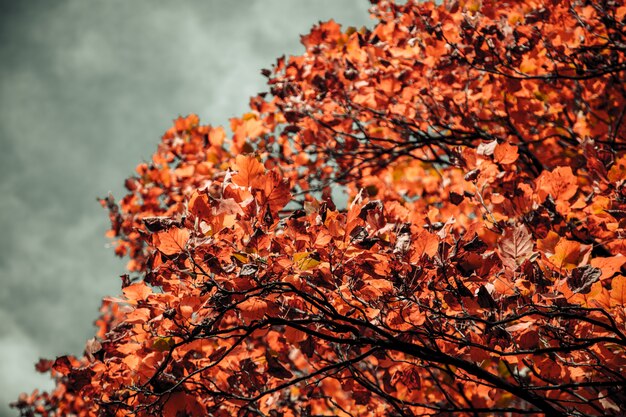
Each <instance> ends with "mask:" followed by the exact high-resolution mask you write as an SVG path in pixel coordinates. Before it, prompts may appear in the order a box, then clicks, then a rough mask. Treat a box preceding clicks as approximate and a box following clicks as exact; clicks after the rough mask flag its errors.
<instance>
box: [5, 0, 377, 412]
mask: <svg viewBox="0 0 626 417" xmlns="http://www.w3.org/2000/svg"><path fill="white" fill-rule="evenodd" d="M367 7H368V3H367V2H366V1H365V0H342V1H336V0H316V1H314V2H311V1H306V0H298V1H295V0H283V1H279V0H263V1H261V0H255V1H225V0H223V1H216V0H214V1H206V0H194V1H186V2H171V1H165V0H159V1H156V0H134V1H128V0H106V1H89V2H87V1H84V0H57V1H54V2H50V1H20V2H9V1H4V2H0V62H2V63H3V64H2V66H0V146H1V151H0V195H1V196H2V197H0V284H1V285H0V370H1V371H0V403H1V405H0V416H14V415H16V413H15V412H14V411H9V409H8V408H7V406H6V404H7V403H8V402H9V401H13V400H14V399H15V398H16V397H17V395H18V393H19V392H21V391H30V390H32V389H34V388H49V387H50V384H49V382H47V380H46V378H45V377H42V376H40V375H38V374H37V373H36V372H35V371H34V368H33V364H34V363H35V362H36V361H37V360H38V358H39V357H40V356H42V357H54V356H56V355H61V354H65V353H74V354H79V353H80V352H81V351H82V349H83V346H84V342H85V340H86V339H88V338H89V337H91V336H92V335H93V326H92V322H93V320H94V319H95V318H96V316H97V310H98V306H99V301H100V299H101V297H102V296H104V295H106V294H117V293H118V292H119V279H118V278H117V276H119V275H120V274H121V273H123V272H124V271H123V262H122V261H120V260H117V259H115V258H114V257H113V254H112V251H111V250H109V249H107V248H106V247H105V246H106V240H105V238H104V236H103V234H104V231H105V230H106V228H107V226H108V220H107V216H106V213H105V211H104V210H103V209H102V208H100V206H99V205H98V204H97V202H96V197H98V196H104V195H106V194H107V192H109V191H110V190H111V191H113V193H114V194H115V195H116V196H120V195H122V186H121V185H122V183H123V180H124V178H125V177H127V176H128V175H129V174H131V172H132V170H133V168H134V166H135V165H136V164H137V163H138V162H140V161H142V160H146V159H148V158H149V157H150V155H151V153H152V151H153V150H154V149H155V146H156V144H157V142H158V139H159V137H160V135H161V134H162V133H163V131H164V130H165V129H167V128H168V127H169V125H170V123H171V120H172V119H174V118H175V117H177V116H178V115H179V114H187V113H190V112H195V113H198V114H199V115H200V116H201V119H202V121H203V122H209V123H212V124H225V123H228V122H227V120H228V118H229V117H232V116H235V115H237V114H239V113H241V112H243V111H245V110H246V107H247V103H248V98H249V97H250V96H251V95H254V94H255V93H257V92H259V91H262V90H264V84H263V82H264V81H263V78H262V77H261V76H260V74H259V70H260V69H261V68H264V67H265V68H267V67H269V66H271V64H272V63H273V62H274V61H275V58H276V57H278V56H280V55H283V54H293V53H298V52H299V51H301V46H299V35H300V34H302V33H305V32H307V31H308V29H309V28H310V27H311V25H312V24H314V23H316V22H317V21H319V20H327V19H329V18H334V19H335V20H337V21H338V22H340V23H342V24H346V25H355V26H360V25H362V24H367V23H368V22H369V19H368V13H367Z"/></svg>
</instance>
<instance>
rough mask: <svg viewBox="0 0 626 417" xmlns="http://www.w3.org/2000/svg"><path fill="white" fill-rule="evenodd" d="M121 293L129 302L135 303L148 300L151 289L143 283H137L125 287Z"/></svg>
mask: <svg viewBox="0 0 626 417" xmlns="http://www.w3.org/2000/svg"><path fill="white" fill-rule="evenodd" d="M122 292H123V293H124V295H125V296H126V298H127V299H128V300H129V301H132V302H137V301H143V300H145V299H146V298H148V296H149V295H150V294H152V289H151V288H150V287H149V286H148V285H146V283H145V282H137V283H135V284H132V285H129V286H128V287H125V288H124V289H123V290H122Z"/></svg>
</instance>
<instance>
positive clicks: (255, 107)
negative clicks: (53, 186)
mask: <svg viewBox="0 0 626 417" xmlns="http://www.w3.org/2000/svg"><path fill="white" fill-rule="evenodd" d="M373 3H374V6H373V8H372V13H373V15H374V17H375V18H376V19H377V23H376V25H375V26H374V28H373V29H372V30H369V29H366V28H362V29H358V30H357V29H355V28H348V29H347V30H345V31H344V30H341V28H340V26H339V25H337V24H336V23H334V22H333V21H330V22H326V23H321V24H319V25H318V26H316V27H315V28H314V29H313V30H312V31H311V33H309V34H308V35H306V36H304V37H303V38H302V41H303V44H304V46H305V47H306V51H305V53H304V54H302V55H300V56H295V57H290V58H288V59H287V58H281V59H279V60H278V61H277V63H276V65H275V66H274V67H273V69H272V70H263V73H264V74H265V75H266V76H267V77H268V85H269V88H270V92H269V94H263V95H260V96H258V97H255V98H253V99H252V100H251V103H250V107H251V111H250V112H249V113H247V114H245V115H243V116H242V117H241V118H234V119H232V120H231V126H230V127H231V130H232V132H233V133H232V135H228V134H227V133H226V131H225V129H224V128H222V127H212V126H206V125H200V123H199V120H198V118H197V117H196V116H193V115H192V116H188V117H185V118H182V117H181V118H179V119H177V120H176V121H175V124H174V126H173V127H172V128H171V129H170V130H168V131H167V132H166V133H165V135H164V136H163V139H162V142H161V143H160V145H159V148H158V150H157V152H156V153H155V155H154V156H153V158H152V161H151V162H150V163H144V164H140V165H139V166H138V167H137V174H136V175H135V176H133V177H131V178H129V179H128V180H127V182H126V187H127V188H128V190H129V193H128V195H126V196H125V197H124V198H123V199H122V200H121V201H120V203H119V204H117V203H116V202H115V201H114V200H113V198H112V197H109V198H106V199H104V200H103V201H102V203H103V205H104V206H106V207H107V208H108V209H109V213H110V218H111V223H112V228H111V231H110V236H111V237H114V238H115V239H116V253H117V254H118V255H120V256H129V258H130V261H129V264H128V269H129V270H130V271H131V273H132V277H131V276H130V275H124V276H123V277H122V292H123V295H122V296H121V297H120V298H105V299H104V301H103V303H102V307H101V317H100V319H99V320H98V321H97V326H98V333H97V335H96V337H95V338H94V339H92V340H90V341H89V342H88V343H87V346H86V349H85V354H84V356H83V357H80V358H76V357H71V356H62V357H60V358H57V359H56V360H54V361H52V360H42V361H40V363H39V364H38V365H37V366H38V369H40V370H41V371H43V372H45V371H50V372H51V375H52V377H53V378H54V379H55V381H56V389H55V390H54V391H52V392H51V393H38V392H35V393H33V394H32V395H22V397H20V399H19V400H18V401H17V402H16V403H15V404H14V406H15V407H17V408H18V409H19V410H20V411H21V413H22V415H25V416H31V415H35V414H37V415H43V416H62V415H79V416H125V415H137V416H148V415H163V416H167V417H175V416H187V415H193V416H196V415H198V416H200V415H202V416H204V415H212V416H227V415H228V416H229V415H240V416H253V415H269V416H283V415H284V416H291V415H293V416H299V415H304V416H312V415H342V416H374V415H385V416H387V415H389V416H422V415H441V416H449V415H450V416H451V415H455V416H486V415H507V416H523V415H537V416H539V415H547V416H601V415H602V416H605V415H606V416H610V415H613V416H618V415H624V414H625V413H626V395H625V394H624V392H625V391H626V389H625V388H626V377H625V375H626V354H625V351H626V326H625V324H624V323H625V316H626V309H625V301H626V278H625V277H624V275H623V274H624V269H623V266H624V264H625V263H626V257H624V255H626V246H625V244H624V239H623V236H624V233H625V231H624V226H625V225H626V221H625V220H624V219H626V185H625V184H626V181H625V180H626V129H625V127H624V126H623V120H624V114H625V112H626V90H625V87H626V84H625V83H624V81H625V80H624V74H625V71H626V57H625V52H626V26H625V23H626V20H625V17H626V6H624V5H623V3H622V2H620V1H609V0H600V1H584V0H576V1H573V0H572V1H560V0H559V1H557V0H545V1H543V2H537V1H530V0H527V1H515V2H496V1H493V0H483V1H482V2H481V1H478V0H471V1H466V2H463V1H456V2H444V4H443V5H436V4H434V3H418V2H415V1H408V2H407V3H406V4H405V5H399V4H394V3H393V2H390V1H384V0H383V1H373ZM332 187H335V188H336V189H338V190H339V191H340V192H344V194H346V195H347V198H348V201H349V204H348V205H347V207H345V208H343V207H342V206H341V204H340V202H339V201H338V199H335V200H333V195H332V192H331V189H332ZM338 206H339V207H338Z"/></svg>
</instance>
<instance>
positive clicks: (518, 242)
mask: <svg viewBox="0 0 626 417" xmlns="http://www.w3.org/2000/svg"><path fill="white" fill-rule="evenodd" d="M498 249H499V253H498V254H499V256H500V259H501V260H502V264H503V265H504V267H505V268H509V269H512V270H516V269H517V268H518V267H519V266H521V265H522V264H523V263H524V261H525V260H527V259H529V258H530V257H531V255H532V253H533V238H532V235H531V234H530V232H529V231H528V229H527V228H526V226H525V225H521V226H516V227H511V228H508V229H506V230H505V231H504V236H503V237H502V239H500V241H499V242H498Z"/></svg>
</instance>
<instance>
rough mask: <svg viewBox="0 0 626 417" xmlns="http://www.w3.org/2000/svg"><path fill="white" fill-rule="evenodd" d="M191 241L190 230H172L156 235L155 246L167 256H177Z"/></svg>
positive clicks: (176, 228)
mask: <svg viewBox="0 0 626 417" xmlns="http://www.w3.org/2000/svg"><path fill="white" fill-rule="evenodd" d="M188 240H189V230H187V229H179V228H178V227H175V228H172V229H170V230H168V231H166V232H161V233H158V234H156V235H154V246H155V247H156V248H157V249H158V250H159V251H161V252H162V253H164V254H165V255H175V254H177V253H180V252H182V251H184V250H185V245H186V244H187V241H188Z"/></svg>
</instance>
